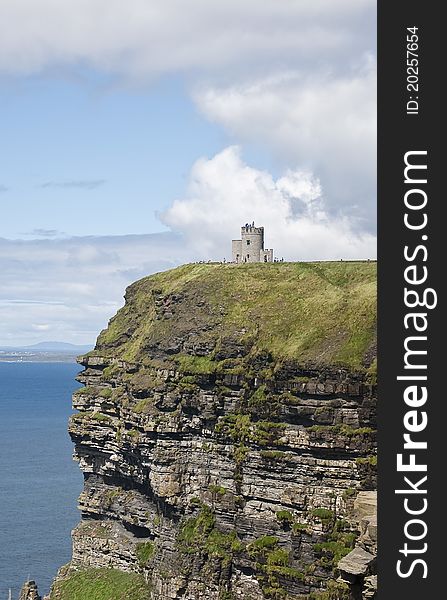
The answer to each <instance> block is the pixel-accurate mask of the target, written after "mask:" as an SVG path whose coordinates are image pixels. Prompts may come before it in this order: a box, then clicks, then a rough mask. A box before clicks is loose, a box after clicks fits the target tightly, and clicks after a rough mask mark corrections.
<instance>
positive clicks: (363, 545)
mask: <svg viewBox="0 0 447 600" xmlns="http://www.w3.org/2000/svg"><path fill="white" fill-rule="evenodd" d="M375 270H376V265H375V263H366V262H365V263H363V262H358V263H354V262H353V263H344V262H337V263H318V264H309V263H278V264H277V263H273V264H265V265H264V264H253V265H240V266H234V265H221V264H219V265H217V264H206V265H186V266H183V267H180V268H178V269H174V270H172V271H169V272H165V273H159V274H156V275H153V276H150V277H147V278H145V279H143V280H141V281H138V282H136V283H135V284H133V285H131V286H130V287H129V288H128V289H127V291H126V297H125V300H126V301H125V305H124V307H123V308H122V309H121V310H120V311H119V312H118V313H117V315H116V316H115V317H114V318H113V319H111V321H110V323H109V326H108V328H107V329H106V330H104V331H103V332H102V333H101V334H100V336H99V338H98V341H97V344H96V347H95V349H94V350H93V351H92V352H90V353H88V354H87V355H85V356H83V357H81V358H80V363H81V364H82V366H83V367H84V370H83V371H82V373H81V374H80V375H79V377H78V379H79V381H80V382H81V383H83V384H84V387H82V388H81V389H79V390H78V391H77V392H75V394H74V396H73V407H74V408H75V409H76V410H77V411H78V412H77V413H76V414H74V415H73V417H72V418H71V421H70V425H69V431H70V435H71V437H72V440H73V442H74V444H75V457H76V459H77V460H78V461H79V465H80V468H81V470H82V472H83V473H84V478H85V485H84V490H83V492H82V494H81V496H80V499H79V504H80V508H81V511H82V520H81V522H80V524H79V526H78V527H77V528H76V529H75V530H74V532H73V557H72V561H71V563H70V564H69V565H66V566H65V567H63V568H62V569H61V571H60V572H59V574H58V577H57V578H56V580H55V582H54V585H53V588H52V591H51V595H50V597H51V600H78V599H79V600H93V599H94V600H115V599H121V598H122V599H123V600H124V599H126V600H132V599H135V600H144V599H146V598H148V599H149V598H152V599H153V600H173V599H184V600H187V599H190V600H193V599H194V600H198V599H203V600H230V599H233V600H235V599H238V598H240V599H244V600H264V599H281V600H287V599H291V598H308V599H312V600H317V599H319V600H336V599H343V598H361V597H362V594H363V597H364V598H373V597H374V584H375V581H374V577H371V574H373V572H374V566H373V565H374V560H373V556H374V553H375V532H374V515H373V513H374V506H373V505H374V489H375V485H376V482H375V465H376V457H375V426H376V397H375V324H376V273H375ZM354 548H355V550H353V549H354ZM342 559H343V560H342ZM340 561H341V562H340ZM339 563H340V566H339V567H338V565H339ZM339 575H341V577H339ZM337 579H340V580H337ZM344 582H346V583H344Z"/></svg>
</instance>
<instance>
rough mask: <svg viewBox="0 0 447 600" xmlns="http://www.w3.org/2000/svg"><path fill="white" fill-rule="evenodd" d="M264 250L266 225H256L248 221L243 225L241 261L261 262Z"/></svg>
mask: <svg viewBox="0 0 447 600" xmlns="http://www.w3.org/2000/svg"><path fill="white" fill-rule="evenodd" d="M263 250H264V227H255V224H254V223H251V224H250V223H247V224H245V225H243V226H242V227H241V259H240V262H249V263H253V262H260V260H261V253H262V251H263Z"/></svg>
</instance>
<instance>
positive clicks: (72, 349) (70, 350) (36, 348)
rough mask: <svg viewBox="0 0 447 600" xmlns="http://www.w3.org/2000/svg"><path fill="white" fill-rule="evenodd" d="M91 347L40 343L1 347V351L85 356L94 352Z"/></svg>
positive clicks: (65, 343) (64, 343)
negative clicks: (86, 353)
mask: <svg viewBox="0 0 447 600" xmlns="http://www.w3.org/2000/svg"><path fill="white" fill-rule="evenodd" d="M92 348H93V344H92V345H91V346H84V345H78V344H69V343H67V342H39V343H37V344H31V345H29V346H0V350H3V351H5V350H6V351H11V352H12V351H16V352H20V351H22V352H57V353H63V354H65V353H67V354H72V355H79V354H85V352H89V351H90V350H92Z"/></svg>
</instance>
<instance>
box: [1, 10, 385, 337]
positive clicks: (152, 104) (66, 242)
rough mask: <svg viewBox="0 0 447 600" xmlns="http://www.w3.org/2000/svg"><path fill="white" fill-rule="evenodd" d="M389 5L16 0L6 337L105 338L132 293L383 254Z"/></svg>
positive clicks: (10, 18)
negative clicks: (381, 32) (379, 22)
mask: <svg viewBox="0 0 447 600" xmlns="http://www.w3.org/2000/svg"><path fill="white" fill-rule="evenodd" d="M375 18H376V2H375V1H372V0H313V1H312V2H308V1H307V0H281V2H278V1H277V0H256V1H255V0H244V2H240V1H239V0H226V1H225V2H209V0H190V1H189V2H188V3H185V2H184V0H164V1H163V2H159V1H157V0H127V1H126V3H123V2H122V1H121V0H2V2H1V3H0V203H1V207H2V211H1V214H2V218H1V220H0V284H1V285H0V345H23V344H31V343H35V342H39V341H44V340H58V341H66V342H71V343H78V344H93V343H94V340H95V338H96V336H97V334H98V333H99V331H100V330H101V329H102V328H104V327H105V326H106V324H107V321H108V319H109V318H110V317H111V316H113V314H114V313H115V312H116V310H117V309H118V308H119V307H120V306H121V305H122V303H123V294H124V290H125V288H126V286H127V285H129V284H130V283H131V282H132V281H134V280H136V279H138V278H140V277H143V276H145V275H147V274H150V273H153V272H156V271H159V270H164V269H167V268H171V267H173V266H176V265H178V264H182V263H184V262H191V261H196V260H208V259H213V260H222V259H223V258H224V257H225V258H227V259H228V258H229V257H230V251H231V247H230V246H231V244H230V242H231V239H232V238H236V237H238V235H239V228H240V226H241V225H242V224H243V223H245V222H247V221H250V222H251V221H253V220H255V222H256V223H257V224H260V225H261V224H262V225H264V226H265V228H266V245H267V246H268V247H273V248H274V249H275V252H276V255H277V256H278V257H284V258H285V259H286V260H327V259H336V260H338V259H340V258H344V259H352V258H375V256H376V60H375V57H376V48H375V42H376V21H375Z"/></svg>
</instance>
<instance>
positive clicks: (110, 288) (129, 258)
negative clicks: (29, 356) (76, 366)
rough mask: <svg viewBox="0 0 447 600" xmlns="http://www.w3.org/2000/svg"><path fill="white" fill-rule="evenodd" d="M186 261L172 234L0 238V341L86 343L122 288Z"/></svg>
mask: <svg viewBox="0 0 447 600" xmlns="http://www.w3.org/2000/svg"><path fill="white" fill-rule="evenodd" d="M191 256H192V255H191V253H190V252H189V251H188V249H187V248H186V247H185V246H184V244H183V243H182V240H181V239H180V237H179V236H176V235H173V234H154V235H136V236H115V237H113V236H110V237H79V238H65V239H46V240H40V239H34V240H28V241H24V240H5V239H0V269H1V272H2V286H1V290H0V344H1V345H8V344H10V345H20V344H29V343H33V342H38V341H41V340H43V339H46V340H48V339H55V340H61V341H67V342H73V343H79V344H84V343H86V344H89V343H92V342H93V341H94V340H95V339H96V336H97V335H98V333H99V331H100V330H101V329H102V328H103V327H105V325H106V324H107V321H108V319H109V318H110V317H111V316H113V314H114V313H115V312H116V310H117V309H118V308H119V306H121V305H122V297H123V294H124V290H125V288H126V286H127V285H129V284H130V283H131V282H133V281H135V280H136V279H139V278H140V277H143V276H145V275H148V274H149V273H154V272H155V271H159V270H164V269H168V268H170V267H173V266H176V265H177V264H179V263H182V262H188V261H189V260H191Z"/></svg>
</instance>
